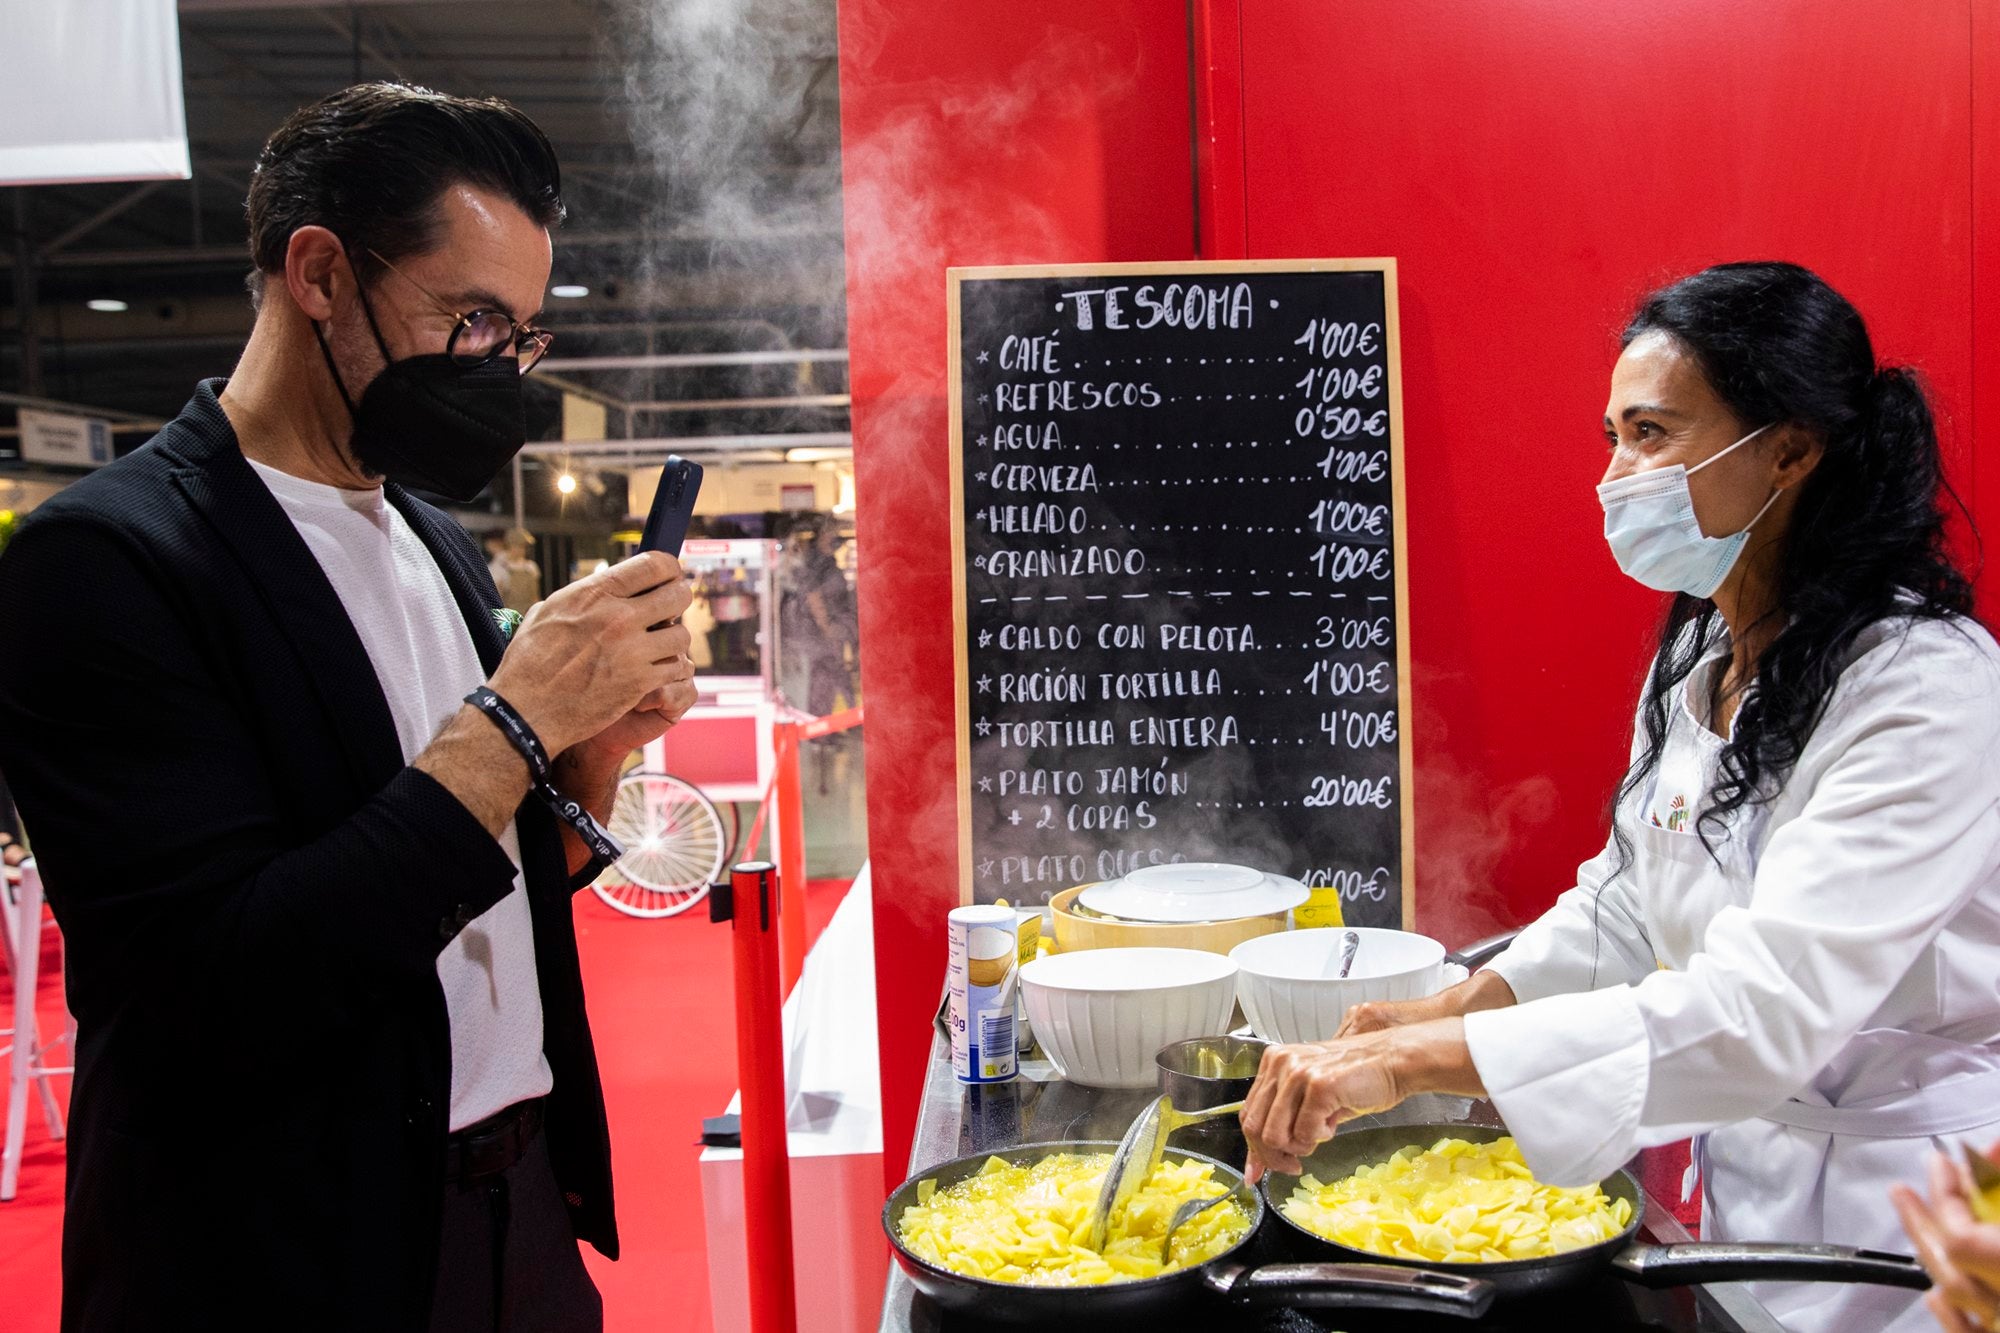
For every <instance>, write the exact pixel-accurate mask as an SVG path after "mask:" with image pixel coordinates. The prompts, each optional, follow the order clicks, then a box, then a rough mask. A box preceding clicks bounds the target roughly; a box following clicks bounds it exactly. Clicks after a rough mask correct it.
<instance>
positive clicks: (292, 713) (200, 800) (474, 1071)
mask: <svg viewBox="0 0 2000 1333" xmlns="http://www.w3.org/2000/svg"><path fill="white" fill-rule="evenodd" d="M249 216H250V224H251V245H252V249H253V254H254V259H255V262H256V267H257V272H256V274H255V276H254V278H253V292H254V293H255V295H256V298H257V305H258V314H257V321H256V326H255V329H254V331H253V333H252V335H251V338H250V342H249V345H248V346H247V347H246V349H245V351H244V354H243V356H242V359H241V360H240V361H239V362H238V364H237V367H236V369H235V372H234V373H233V374H232V375H231V376H230V378H229V379H228V381H227V382H226V383H225V382H223V381H219V380H218V381H210V382H208V383H205V384H203V385H202V386H201V387H200V389H199V390H198V391H197V393H196V395H195V397H194V399H193V400H192V401H191V402H190V403H189V404H188V406H187V408H186V409H185V410H184V411H183V412H182V413H181V415H180V416H179V417H178V418H177V419H176V420H174V421H173V422H171V423H169V425H168V426H167V428H166V429H165V430H163V431H162V432H161V433H160V435H159V436H157V437H156V438H155V439H154V440H153V441H151V442H150V443H149V444H148V445H147V446H145V447H144V448H142V449H140V450H138V451H136V452H135V453H133V454H131V455H129V456H127V457H125V458H122V459H120V460H118V461H117V462H116V463H114V464H112V465H111V466H109V467H107V468H104V469H102V470H101V471H99V472H97V473H96V474H94V475H93V476H91V477H90V478H89V479H88V480H85V481H82V482H80V483H78V484H77V485H75V486H72V487H71V488H70V489H69V490H67V491H66V492H64V493H63V494H62V495H61V496H59V497H57V498H56V499H54V500H51V501H49V502H48V503H46V504H44V505H43V506H42V507H41V508H40V509H38V510H37V511H36V513H35V514H34V515H33V517H32V518H31V519H30V520H29V521H28V522H27V523H26V524H25V525H24V526H23V527H22V529H21V530H20V532H19V533H18V534H17V535H16V536H15V538H14V539H13V541H12V542H11V543H10V545H9V547H8V549H7V552H6V555H5V557H4V559H0V624H5V625H7V626H8V633H7V634H6V635H5V636H4V637H0V768H4V769H5V770H6V771H7V774H8V777H9V779H10V781H11V782H12V783H13V785H14V790H15V796H16V799H17V800H18V802H19V805H20V808H21V813H22V816H23V819H24V822H25V823H26V825H27V827H28V829H29V830H30V831H31V832H32V834H33V835H34V838H35V848H36V852H37V854H38V857H39V860H40V864H41V867H42V874H43V880H44V883H45V884H46V886H47V889H48V896H49V901H50V903H51V905H52V906H53V908H54V910H55V912H56V915H57V917H58V919H59V920H60V922H61V924H62V926H63V929H64V931H65V934H66V938H67V943H68V947H69V954H68V959H69V971H68V983H69V995H70V1000H71V1007H72V1008H73V1010H74V1011H75V1013H76V1016H77V1021H78V1043H77V1062H76V1063H77V1077H76V1084H75V1089H74V1094H73V1105H72V1108H71V1109H72V1118H71V1122H70V1124H71V1135H70V1147H69V1179H68V1192H67V1211H66V1217H65V1228H64V1237H63V1278H64V1282H63V1287H64V1309H63V1326H64V1328H65V1329H66V1330H97V1329H107V1330H108V1329H128V1328H176V1329H178V1328H188V1329H196V1328H231V1329H233V1328H249V1327H255V1328H284V1329H287V1330H297V1329H356V1330H360V1329H367V1330H376V1329H412V1330H421V1329H435V1330H445V1329H451V1330H457V1329H481V1330H487V1329H524V1330H525V1329H532V1330H537V1331H541V1330H552V1331H555V1333H562V1331H565V1330H582V1331H589V1330H596V1329H598V1328H601V1325H602V1319H601V1310H600V1306H599V1302H598V1298H597V1293H596V1290H595V1288H594V1287H593V1286H592V1284H591V1282H590V1279H589V1276H588V1275H587V1274H586V1273H585V1271H584V1269H583V1266H582V1263H581V1260H580V1256H579V1254H578V1250H577V1241H578V1240H579V1239H582V1240H586V1241H589V1242H590V1243H591V1244H592V1245H594V1246H595V1247H596V1248H598V1249H599V1250H601V1251H603V1252H604V1253H605V1254H607V1255H611V1256H613V1257H615V1255H616V1252H617V1233H616V1229H615V1224H614V1221H613V1217H612V1207H611V1179H610V1158H609V1147H608V1141H607V1134H606V1127H605V1118H604V1105H603V1097H602V1091H601V1089H600V1087H599V1084H598V1077H597V1067H596V1062H595V1057H594V1055H593V1053H592V1049H591V1041H590V1031H589V1026H588V1022H587V1020H586V1017H585V1014H584V1008H583V992H582V982H581V978H580V976H579V974H578V964H577V954H576V940H575V934H574V928H573V926H572V923H571V920H570V915H569V913H570V905H569V897H570V893H571V892H572V891H573V890H574V889H576V888H578V887H581V886H582V885H583V884H585V883H587V882H588V880H589V879H590V878H591V877H592V876H593V875H594V874H595V873H596V871H597V870H598V869H599V868H600V867H601V865H602V864H603V861H604V858H606V857H607V856H610V855H615V854H616V848H615V844H612V843H611V842H610V841H609V840H608V838H607V837H606V835H605V834H604V832H603V830H602V827H601V826H600V825H599V824H598V823H597V819H598V818H602V817H603V816H604V815H605V814H606V812H607V809H608V806H609V803H610V796H611V792H612V790H613V787H614V785H615V782H616V778H617V774H618V771H619V766H620V763H621V761H622V760H623V759H624V758H625V757H626V756H627V755H628V754H629V753H630V752H631V751H632V749H633V748H635V747H636V746H638V745H639V744H642V743H643V742H645V741H647V740H650V739H651V738H652V737H654V736H657V735H658V734H659V733H660V732H661V731H662V730H663V729H664V728H666V727H667V726H669V725H671V724H672V723H673V722H674V721H676V720H678V718H679V717H680V716H681V714H682V713H684V712H685V711H686V710H687V708H688V707H689V706H690V705H691V704H692V702H693V700H694V687H693V684H692V681H691V679H690V678H691V676H692V671H693V668H692V666H691V665H690V663H689V661H688V658H687V652H688V636H687V631H686V630H685V629H683V628H682V627H681V626H680V625H679V623H678V621H679V617H680V614H681V612H682V611H684V610H685V609H686V608H687V606H688V604H689V601H690V595H689V591H688V588H687V585H686V583H685V581H684V580H683V579H682V577H681V572H680V568H679V566H678V564H677V562H676V561H675V560H673V558H672V557H670V556H666V555H662V554H651V555H643V556H639V557H637V558H635V559H633V560H629V561H626V562H624V563H622V564H619V565H615V566H612V567H611V568H609V569H607V570H605V571H604V572H602V573H601V574H598V575H595V576H593V577H592V578H589V579H586V580H584V581H582V582H580V583H577V584H573V585H571V586H569V587H567V588H564V589H562V590H561V591H559V592H557V593H555V594H554V595H553V596H551V597H550V598H549V599H548V600H547V601H545V602H543V603H541V604H539V605H538V606H536V607H535V608H534V609H533V610H532V611H531V612H530V613H529V614H528V616H527V618H526V619H525V621H522V622H521V623H520V624H519V626H518V628H514V629H513V632H512V635H511V642H510V641H509V637H508V632H507V631H508V629H509V626H510V620H509V618H508V617H506V616H503V615H499V614H497V612H498V611H499V610H500V603H499V600H498V598H497V596H496V594H495V589H494V587H493V583H492V580H491V578H490V577H489V576H488V574H487V570H486V566H485V562H484V561H483V560H482V559H481V558H480V556H479V553H478V552H477V550H476V549H475V548H474V547H473V545H472V544H471V542H470V540H469V539H468V538H467V537H466V535H465V534H464V532H463V531H462V530H461V529H459V528H458V527H457V525H456V524H454V523H453V522H451V520H450V519H449V518H448V517H446V516H445V515H444V514H442V513H440V512H439V511H438V510H436V509H433V508H432V507H431V506H430V505H428V504H426V503H424V502H423V501H422V500H420V499H418V498H417V497H416V496H415V495H414V494H412V489H421V490H423V491H426V492H430V493H434V494H440V495H444V496H449V497H454V498H458V499H469V498H471V497H472V496H474V495H476V494H477V493H478V492H479V491H480V490H481V489H482V488H483V487H484V486H485V485H486V484H487V482H488V481H489V480H490V479H491V478H492V477H493V476H494V475H495V474H496V473H497V472H498V471H499V470H500V469H501V468H502V467H504V466H505V465H506V463H507V461H508V460H509V459H510V458H511V457H512V456H513V454H514V453H515V451H516V450H518V449H519V448H520V447H521V444H522V440H523V436H524V426H523V415H522V404H521V380H520V377H521V375H522V374H523V373H525V372H526V371H527V370H528V369H529V367H530V366H531V365H532V363H533V361H534V360H536V359H537V358H539V357H540V355H541V354H542V352H543V351H544V350H546V348H547V345H548V341H549V336H550V335H548V334H547V333H545V332H543V331H541V330H539V329H536V328H535V327H533V322H534V319H535V317H536V315H537V312H538V311H539V308H540V305H541V295H542V292H543V291H544V290H545V289H546V286H547V283H548V277H549V268H550V241H549V229H550V228H551V227H553V226H554V225H556V223H557V222H558V221H559V220H560V218H561V216H562V205H561V202H560V196H559V193H558V178H557V168H556V163H555V159H554V155H553V153H552V152H551V150H550V148H549V144H548V141H547V140H546V139H545V138H544V137H543V136H542V134H541V132H540V131H539V130H538V129H536V128H535V126H534V125H533V123H532V122H530V121H529V120H528V119H527V117H525V116H523V115H521V113H520V112H518V111H516V110H514V109H513V108H511V107H508V106H506V105H505V104H502V103H498V102H491V101H484V102H480V101H469V100H465V99H460V98H452V97H444V96H441V95H439V94H436V93H430V92H425V91H422V90H419V89H412V88H406V87H400V86H396V85H382V84H377V85H367V86H363V87H358V88H351V89H348V90H347V91H346V92H343V93H340V94H337V95H336V96H334V97H332V98H329V99H327V100H326V101H324V102H321V103H318V104H316V105H314V106H311V107H307V108H305V109H304V110H302V111H300V112H298V113H297V114H296V115H294V116H293V117H292V118H291V119H290V120H289V121H287V122H286V124H285V125H284V126H283V127H281V128H280V129H279V131H278V132H277V133H276V134H275V135H274V136H273V137H272V139H271V141H270V143H269V144H267V145H266V147H265V149H264V152H263V154H262V156H261V157H260V159H259V162H258V169H257V173H256V177H255V179H254V181H253V183H252V186H251V193H250V202H249Z"/></svg>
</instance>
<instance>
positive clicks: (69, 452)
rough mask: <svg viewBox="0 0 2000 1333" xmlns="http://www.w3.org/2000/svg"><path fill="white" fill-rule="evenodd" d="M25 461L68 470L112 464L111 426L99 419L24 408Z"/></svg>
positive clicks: (22, 447)
mask: <svg viewBox="0 0 2000 1333" xmlns="http://www.w3.org/2000/svg"><path fill="white" fill-rule="evenodd" d="M21 459H22V461H23V462H28V463H59V464H62V465H63V466H65V467H103V466H104V465H105V464H106V463H109V462H110V461H111V423H110V422H108V421H105V420H102V419H101V418H98V417H72V416H67V415H65V414H63V413H61V412H36V411H33V410H31V409H29V408H25V407H24V408H22V409H21Z"/></svg>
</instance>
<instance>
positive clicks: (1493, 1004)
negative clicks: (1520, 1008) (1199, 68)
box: [1333, 972, 1515, 1041]
mask: <svg viewBox="0 0 2000 1333" xmlns="http://www.w3.org/2000/svg"><path fill="white" fill-rule="evenodd" d="M1514 1003H1515V999H1514V988H1513V987H1512V986H1509V985H1508V984H1507V982H1506V980H1505V979H1504V978H1502V977H1501V976H1500V974H1499V973H1497V972H1475V973H1473V974H1472V975H1471V976H1470V977H1467V978H1466V979H1465V980H1464V981H1461V982H1459V983H1458V985H1456V986H1450V987H1447V988H1446V989H1444V990H1441V991H1439V992H1438V993H1437V994H1436V995H1426V996H1424V997H1423V998H1422V999H1419V1000H1367V1001H1364V1002H1362V1003H1361V1004H1357V1005H1355V1006H1354V1007H1353V1008H1351V1009H1349V1010H1348V1011H1347V1013H1346V1014H1345V1016H1343V1017H1342V1018H1341V1020H1340V1031H1338V1032H1336V1033H1334V1034H1333V1037H1334V1040H1335V1041H1338V1040H1340V1039H1341V1038H1342V1037H1358V1036H1360V1035H1361V1034H1362V1033H1364V1032H1380V1031H1382V1030H1383V1029H1385V1028H1396V1027H1407V1026H1409V1025H1410V1024H1412V1023H1430V1022H1435V1021H1436V1020H1438V1019H1440V1018H1463V1017H1464V1016H1465V1015H1467V1014H1470V1013H1473V1012H1475V1011H1477V1010H1480V1009H1505V1008H1507V1007H1508V1006H1509V1005H1512V1004H1514Z"/></svg>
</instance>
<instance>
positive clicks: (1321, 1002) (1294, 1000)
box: [1229, 926, 1464, 1042]
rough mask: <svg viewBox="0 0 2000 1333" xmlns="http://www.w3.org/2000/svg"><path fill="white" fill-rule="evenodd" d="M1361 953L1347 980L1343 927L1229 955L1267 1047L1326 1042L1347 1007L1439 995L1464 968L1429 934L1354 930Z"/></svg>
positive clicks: (1248, 944) (1260, 943)
mask: <svg viewBox="0 0 2000 1333" xmlns="http://www.w3.org/2000/svg"><path fill="white" fill-rule="evenodd" d="M1352 929H1353V930H1354V933H1355V934H1357V935H1359V936H1361V947H1360V949H1359V950H1358V951H1357V952H1356V953H1355V955H1354V967H1353V969H1352V970H1351V971H1349V972H1348V974H1347V976H1346V978H1345V979H1344V980H1343V979H1341V978H1340V977H1339V976H1338V975H1337V974H1338V973H1339V971H1340V953H1341V942H1342V940H1343V939H1344V938H1345V937H1346V935H1347V929H1346V928H1343V927H1338V926H1335V927H1329V928H1327V929H1324V930H1292V931H1285V932H1282V933H1280V934H1276V935H1265V936H1261V937H1260V938H1258V939H1254V940H1245V941H1244V942H1243V943H1241V944H1239V945H1237V946H1236V947H1235V948H1233V949H1231V950H1230V951H1229V956H1230V958H1231V959H1232V960H1234V961H1235V963H1236V966H1237V968H1238V971H1237V975H1236V994H1237V998H1238V999H1240V1000H1241V1001H1242V1002H1243V1014H1244V1017H1246V1018H1248V1019H1249V1020H1250V1027H1251V1029H1252V1030H1253V1031H1254V1032H1256V1034H1257V1035H1258V1036H1260V1037H1262V1038H1263V1039H1264V1040H1266V1041H1279V1042H1301V1041H1325V1040H1326V1039H1327V1038H1329V1037H1331V1036H1332V1035H1333V1034H1334V1033H1335V1032H1337V1031H1339V1030H1340V1020H1341V1018H1342V1017H1343V1016H1344V1015H1345V1014H1346V1013H1347V1011H1348V1009H1349V1008H1350V1007H1352V1006H1354V1005H1357V1004H1360V1003H1361V1002H1362V1001H1364V1000H1415V999H1421V998H1422V997H1424V996H1426V995H1435V994H1437V993H1438V992H1439V991H1441V990H1443V989H1444V988H1445V987H1446V986H1447V985H1449V984H1451V983H1452V982H1453V981H1457V980H1461V979H1463V976H1464V969H1463V968H1459V967H1456V966H1453V965H1450V964H1447V963H1446V962H1445V960H1444V956H1445V948H1444V946H1443V945H1442V944H1440V943H1438V942H1437V941H1436V940H1434V939H1432V938H1430V937H1429V936H1428V935H1413V934H1411V933H1410V932H1409V931H1406V930H1379V929H1371V928H1369V927H1366V926H1355V927H1353V928H1352Z"/></svg>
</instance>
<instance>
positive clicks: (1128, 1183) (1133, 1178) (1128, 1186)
mask: <svg viewBox="0 0 2000 1333" xmlns="http://www.w3.org/2000/svg"><path fill="white" fill-rule="evenodd" d="M1242 1109H1243V1103H1242V1102H1230V1103H1228V1104H1226V1105H1223V1106H1211V1107H1210V1108H1209V1109H1208V1110H1206V1111H1176V1110H1175V1109H1174V1102H1173V1098H1171V1097H1161V1098H1160V1099H1159V1100H1157V1101H1155V1102H1154V1103H1153V1104H1152V1105H1151V1106H1149V1107H1147V1108H1146V1109H1145V1110H1143V1111H1141V1112H1140V1113H1139V1118H1138V1119H1137V1120H1134V1121H1133V1122H1132V1127H1131V1128H1130V1129H1128V1130H1126V1131H1125V1137H1124V1138H1122V1139H1120V1140H1119V1141H1118V1151H1117V1152H1115V1153H1113V1154H1112V1155H1111V1169H1110V1170H1108V1171H1106V1172H1105V1173H1104V1184H1103V1185H1102V1186H1101V1187H1100V1188H1099V1190H1098V1194H1097V1206H1096V1207H1094V1208H1092V1209H1091V1212H1090V1226H1089V1227H1088V1228H1087V1229H1086V1230H1085V1231H1084V1239H1083V1243H1084V1244H1085V1245H1086V1246H1088V1247H1089V1248H1091V1249H1093V1250H1096V1251H1098V1252H1099V1253H1100V1254H1101V1253H1103V1251H1104V1242H1105V1241H1106V1240H1108V1239H1109V1238H1110V1236H1111V1219H1112V1218H1114V1217H1116V1216H1118V1214H1119V1213H1121V1212H1123V1211H1124V1210H1125V1205H1127V1204H1129V1203H1130V1202H1132V1196H1133V1195H1134V1194H1137V1193H1138V1192H1139V1187H1140V1186H1141V1185H1143V1184H1145V1183H1146V1178H1147V1177H1148V1176H1150V1175H1152V1174H1153V1168H1154V1167H1157V1166H1158V1165H1159V1164H1160V1154H1161V1153H1163V1152H1164V1151H1166V1147H1167V1139H1168V1137H1169V1136H1170V1135H1172V1134H1173V1132H1174V1131H1175V1130H1177V1129H1180V1128H1182V1127H1184V1126H1187V1125H1199V1124H1201V1123H1202V1122H1203V1121H1205V1120H1219V1119H1221V1118H1222V1117H1223V1116H1226V1115H1235V1114H1236V1113H1237V1112H1238V1111H1241V1110H1242Z"/></svg>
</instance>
